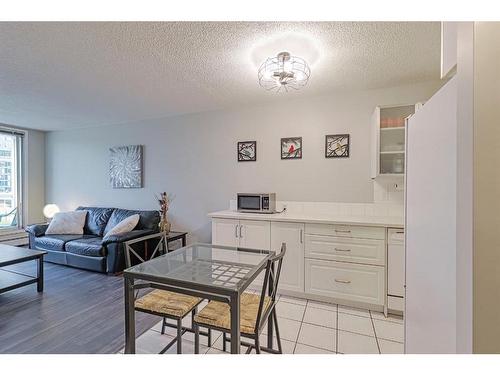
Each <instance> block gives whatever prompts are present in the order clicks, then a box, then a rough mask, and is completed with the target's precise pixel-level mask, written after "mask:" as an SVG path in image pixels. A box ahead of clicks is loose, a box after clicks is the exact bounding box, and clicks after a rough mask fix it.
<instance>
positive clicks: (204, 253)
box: [123, 243, 275, 354]
mask: <svg viewBox="0 0 500 375" xmlns="http://www.w3.org/2000/svg"><path fill="white" fill-rule="evenodd" d="M273 255H275V252H274V251H268V250H259V249H247V248H241V247H228V246H219V245H212V244H202V243H196V244H193V245H189V246H186V247H183V248H180V249H177V250H175V251H172V252H170V253H167V254H164V255H161V256H159V257H156V258H153V259H151V260H148V261H146V262H144V263H141V264H138V265H136V266H133V267H130V268H128V269H126V270H125V271H124V272H123V276H124V287H125V353H126V354H128V353H135V309H134V304H135V291H136V290H138V289H143V288H153V289H163V290H168V291H172V292H177V293H182V294H187V295H191V296H196V297H200V298H205V299H208V300H212V301H221V302H225V303H227V304H229V306H230V312H231V353H233V354H238V353H239V352H240V324H239V323H240V296H241V294H242V293H243V291H244V290H245V289H247V288H248V286H249V285H250V284H251V283H252V282H253V281H254V280H255V278H256V277H257V276H258V275H259V274H260V273H261V272H262V271H263V270H264V269H265V267H266V265H267V261H268V260H269V259H270V258H271V257H272V256H273ZM272 319H273V314H270V315H269V318H268V323H267V329H268V332H267V333H268V335H267V337H268V343H267V345H268V347H269V348H271V349H272V346H273V339H272V338H273V320H272Z"/></svg>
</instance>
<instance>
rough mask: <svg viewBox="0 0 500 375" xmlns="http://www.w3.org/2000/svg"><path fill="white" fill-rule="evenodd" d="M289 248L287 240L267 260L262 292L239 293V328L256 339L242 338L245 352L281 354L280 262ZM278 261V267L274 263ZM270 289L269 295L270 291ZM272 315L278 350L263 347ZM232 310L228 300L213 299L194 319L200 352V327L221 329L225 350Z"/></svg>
mask: <svg viewBox="0 0 500 375" xmlns="http://www.w3.org/2000/svg"><path fill="white" fill-rule="evenodd" d="M285 252H286V244H285V243H282V244H281V252H280V253H279V254H278V255H275V256H273V257H272V258H270V259H269V260H268V261H267V265H266V273H265V276H264V283H263V285H262V291H261V293H260V295H259V294H253V293H247V292H244V293H243V294H242V295H241V297H240V332H241V336H242V337H245V338H249V339H251V340H253V341H254V342H253V343H249V342H244V341H242V342H241V345H243V346H246V347H247V348H248V349H247V351H246V354H249V353H251V351H252V350H253V349H255V351H256V353H257V354H260V353H261V351H265V352H268V353H274V354H282V353H283V350H282V347H281V338H280V332H279V327H278V319H277V316H276V292H277V289H278V283H279V279H280V274H281V265H282V263H283V257H284V256H285ZM275 265H276V267H275ZM268 290H269V295H267V293H266V292H267V291H268ZM271 314H272V315H273V322H274V328H275V330H276V340H277V343H278V350H273V349H271V348H267V347H261V346H260V342H259V337H260V335H261V333H262V331H263V329H264V326H265V325H266V322H267V319H268V318H269V316H270V315H271ZM230 322H231V313H230V308H229V305H228V304H227V303H224V302H218V301H211V302H209V303H208V304H207V305H206V306H205V307H204V308H203V309H202V310H201V311H200V312H199V313H198V314H196V315H195V317H194V320H193V324H194V325H193V328H194V330H195V353H199V346H200V344H199V336H198V332H199V328H198V327H206V328H208V329H213V330H217V331H222V347H223V350H224V351H226V343H227V342H230V341H231V339H230V338H228V336H227V334H228V333H230V332H231V326H230V324H231V323H230Z"/></svg>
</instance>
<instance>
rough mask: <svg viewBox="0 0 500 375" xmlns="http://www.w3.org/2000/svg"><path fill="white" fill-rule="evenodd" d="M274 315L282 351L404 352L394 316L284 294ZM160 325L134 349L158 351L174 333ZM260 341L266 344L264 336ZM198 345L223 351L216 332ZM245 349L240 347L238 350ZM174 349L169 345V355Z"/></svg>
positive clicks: (187, 345)
mask: <svg viewBox="0 0 500 375" xmlns="http://www.w3.org/2000/svg"><path fill="white" fill-rule="evenodd" d="M277 315H278V324H279V328H280V333H281V341H282V346H283V352H284V353H286V354H336V353H339V354H340V353H342V354H378V353H382V354H402V353H403V319H402V318H401V317H398V316H389V317H388V318H386V317H384V315H383V314H382V313H379V312H375V311H369V310H363V309H355V308H351V307H347V306H340V305H339V306H337V305H335V304H327V303H321V302H315V301H310V300H305V299H298V298H291V297H286V296H281V297H279V300H278V304H277ZM184 324H185V325H186V326H190V325H191V323H190V317H186V318H185V320H184ZM160 329H161V323H158V324H157V325H155V326H154V327H153V328H151V329H150V330H149V331H147V332H146V333H144V334H143V335H141V336H140V337H139V338H138V339H137V343H136V351H137V353H158V352H159V351H160V350H161V349H162V348H163V347H165V346H166V344H167V343H168V342H169V341H170V340H171V339H172V338H173V336H174V335H175V330H174V329H171V328H169V329H167V331H166V334H165V335H161V334H160ZM264 332H267V331H266V330H265V331H264ZM261 340H262V342H263V343H265V342H267V337H266V335H265V334H263V335H262V338H261ZM193 342H194V337H193V334H192V333H186V334H184V336H183V345H182V347H183V353H193V352H194V343H193ZM200 343H201V347H200V353H206V354H224V352H223V351H222V335H221V333H219V332H213V334H212V347H211V348H209V347H208V346H207V339H206V337H204V336H201V338H200ZM228 347H229V345H228ZM274 347H275V348H276V344H275V346H274ZM244 350H246V348H243V347H242V352H243V351H244ZM176 351H177V348H176V345H173V346H172V347H171V348H170V350H169V351H168V352H167V354H175V353H176ZM120 352H123V350H122V351H120ZM252 353H255V352H254V351H253V352H252Z"/></svg>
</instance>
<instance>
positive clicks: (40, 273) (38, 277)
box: [36, 255, 43, 292]
mask: <svg viewBox="0 0 500 375" xmlns="http://www.w3.org/2000/svg"><path fill="white" fill-rule="evenodd" d="M37 262H38V264H37V273H36V290H37V291H38V292H43V255H41V256H40V257H39V258H38V259H37Z"/></svg>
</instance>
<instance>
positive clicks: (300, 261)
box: [271, 221, 305, 293]
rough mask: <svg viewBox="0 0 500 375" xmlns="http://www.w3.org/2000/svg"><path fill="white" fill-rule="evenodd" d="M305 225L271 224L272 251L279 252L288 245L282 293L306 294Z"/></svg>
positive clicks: (281, 285) (280, 284) (281, 287)
mask: <svg viewBox="0 0 500 375" xmlns="http://www.w3.org/2000/svg"><path fill="white" fill-rule="evenodd" d="M304 229H305V228H304V224H303V223H284V222H279V221H273V222H272V223H271V233H272V236H271V249H272V250H274V251H276V252H279V249H280V248H281V244H282V243H283V242H284V243H286V253H285V257H284V258H283V265H282V268H281V276H280V282H279V289H280V291H283V290H287V291H292V292H302V293H303V292H304V242H305V241H304Z"/></svg>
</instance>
